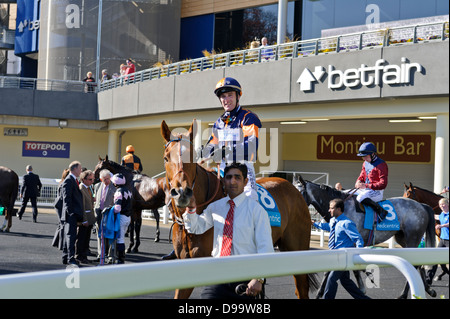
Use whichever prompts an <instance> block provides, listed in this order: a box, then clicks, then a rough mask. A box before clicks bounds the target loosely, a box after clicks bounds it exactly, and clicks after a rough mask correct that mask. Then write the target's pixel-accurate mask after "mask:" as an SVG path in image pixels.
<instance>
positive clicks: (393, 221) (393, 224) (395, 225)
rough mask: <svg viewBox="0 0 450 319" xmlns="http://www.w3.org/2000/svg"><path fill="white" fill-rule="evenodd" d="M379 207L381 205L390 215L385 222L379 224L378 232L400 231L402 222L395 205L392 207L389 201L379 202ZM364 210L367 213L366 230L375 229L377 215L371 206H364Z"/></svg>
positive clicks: (365, 219)
mask: <svg viewBox="0 0 450 319" xmlns="http://www.w3.org/2000/svg"><path fill="white" fill-rule="evenodd" d="M378 205H381V207H383V208H384V209H385V210H386V211H387V212H388V214H387V215H386V218H385V219H384V220H382V221H381V222H379V223H377V230H386V231H387V230H389V231H391V230H400V222H399V221H398V217H397V212H396V211H395V208H394V205H392V203H391V202H390V201H389V200H384V201H381V202H378ZM364 209H365V211H366V215H365V218H364V228H365V229H373V224H374V220H375V221H376V220H377V216H376V213H375V212H374V210H373V208H372V207H370V206H365V205H364Z"/></svg>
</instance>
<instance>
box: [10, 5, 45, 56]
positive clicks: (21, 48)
mask: <svg viewBox="0 0 450 319" xmlns="http://www.w3.org/2000/svg"><path fill="white" fill-rule="evenodd" d="M40 7H41V0H17V19H16V40H15V45H14V54H16V55H22V54H28V53H35V52H38V49H39V47H38V43H39V29H40V27H41V21H40Z"/></svg>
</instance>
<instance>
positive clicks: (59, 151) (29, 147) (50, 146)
mask: <svg viewBox="0 0 450 319" xmlns="http://www.w3.org/2000/svg"><path fill="white" fill-rule="evenodd" d="M22 156H27V157H54V158H55V157H56V158H69V157H70V143H62V142H35V141H23V144H22Z"/></svg>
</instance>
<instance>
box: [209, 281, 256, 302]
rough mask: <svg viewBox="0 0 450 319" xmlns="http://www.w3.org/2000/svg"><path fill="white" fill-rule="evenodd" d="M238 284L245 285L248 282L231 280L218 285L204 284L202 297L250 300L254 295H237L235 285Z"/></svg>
mask: <svg viewBox="0 0 450 319" xmlns="http://www.w3.org/2000/svg"><path fill="white" fill-rule="evenodd" d="M240 284H244V285H247V284H248V282H232V283H226V284H220V285H212V286H206V287H205V288H203V291H202V294H201V298H202V299H244V300H245V299H247V300H252V299H255V298H254V297H251V296H248V295H245V294H244V295H238V294H237V293H236V287H237V286H238V285H240Z"/></svg>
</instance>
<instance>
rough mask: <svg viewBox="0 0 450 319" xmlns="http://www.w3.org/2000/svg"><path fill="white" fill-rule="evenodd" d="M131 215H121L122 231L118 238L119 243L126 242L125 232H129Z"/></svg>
mask: <svg viewBox="0 0 450 319" xmlns="http://www.w3.org/2000/svg"><path fill="white" fill-rule="evenodd" d="M130 222H131V217H129V216H125V215H120V232H119V237H118V238H117V243H118V244H125V233H126V232H127V229H128V226H129V225H130Z"/></svg>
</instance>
